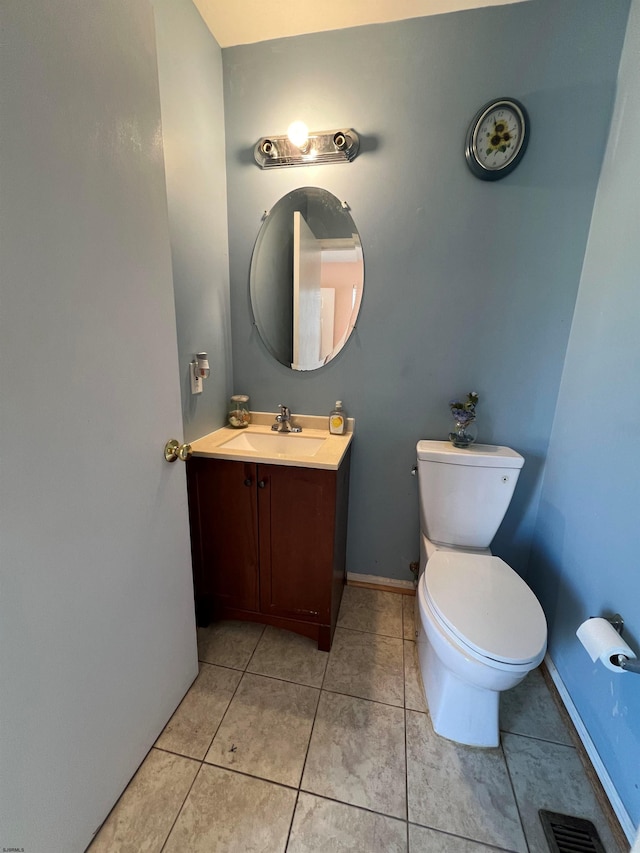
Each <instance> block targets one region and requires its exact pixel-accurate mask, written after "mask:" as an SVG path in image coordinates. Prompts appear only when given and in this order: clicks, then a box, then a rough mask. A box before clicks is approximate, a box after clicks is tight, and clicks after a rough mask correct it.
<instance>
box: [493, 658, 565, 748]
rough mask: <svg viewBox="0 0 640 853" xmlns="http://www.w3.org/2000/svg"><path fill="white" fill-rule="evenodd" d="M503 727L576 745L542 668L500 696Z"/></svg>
mask: <svg viewBox="0 0 640 853" xmlns="http://www.w3.org/2000/svg"><path fill="white" fill-rule="evenodd" d="M500 728H501V729H502V731H504V732H511V733H512V734H519V735H529V736H530V737H537V738H541V739H542V740H550V741H554V742H555V743H564V744H566V745H567V746H573V741H572V739H571V735H570V734H569V730H568V728H567V726H566V724H565V722H564V720H563V719H562V717H561V716H560V712H559V711H558V708H557V706H556V703H555V702H554V700H553V697H552V696H551V693H550V692H549V688H548V687H547V684H546V682H545V680H544V677H543V675H542V673H541V672H540V670H539V669H534V670H533V671H532V672H530V673H529V675H527V677H526V678H525V680H524V681H521V682H520V684H518V686H517V687H514V688H513V690H505V691H504V693H502V694H501V696H500Z"/></svg>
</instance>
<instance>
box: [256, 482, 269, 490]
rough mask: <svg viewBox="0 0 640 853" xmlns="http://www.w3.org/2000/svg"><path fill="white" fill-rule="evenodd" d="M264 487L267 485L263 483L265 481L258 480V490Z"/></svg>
mask: <svg viewBox="0 0 640 853" xmlns="http://www.w3.org/2000/svg"><path fill="white" fill-rule="evenodd" d="M266 485H267V484H266V483H265V481H264V480H260V481H259V482H258V488H260V489H264V487H265V486H266Z"/></svg>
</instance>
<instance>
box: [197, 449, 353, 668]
mask: <svg viewBox="0 0 640 853" xmlns="http://www.w3.org/2000/svg"><path fill="white" fill-rule="evenodd" d="M349 461H350V449H349V450H347V453H346V455H345V458H344V459H343V460H342V463H341V465H340V467H339V468H338V470H337V471H332V470H325V469H317V468H296V467H289V466H284V465H267V464H262V463H255V462H236V461H227V460H221V459H211V458H204V457H194V458H192V459H190V460H189V461H188V463H187V483H188V492H189V516H190V521H191V544H192V556H193V574H194V586H195V598H196V616H197V621H198V624H199V625H207V624H208V623H209V622H210V621H211V620H212V619H222V618H227V619H245V620H250V621H257V622H264V623H267V624H269V625H275V626H277V627H280V628H285V629H287V630H290V631H297V632H298V633H300V634H304V635H305V636H308V637H312V638H313V639H315V640H316V641H317V643H318V648H320V649H323V650H325V651H328V650H329V648H330V646H331V640H332V638H333V632H334V630H335V624H336V620H337V617H338V610H339V608H340V600H341V598H342V589H343V586H344V583H345V552H346V536H347V504H348V494H349Z"/></svg>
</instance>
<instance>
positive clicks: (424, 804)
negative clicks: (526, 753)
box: [407, 711, 527, 853]
mask: <svg viewBox="0 0 640 853" xmlns="http://www.w3.org/2000/svg"><path fill="white" fill-rule="evenodd" d="M407 788H408V791H409V820H410V821H411V822H412V823H419V824H421V825H422V826H427V827H430V828H432V829H440V830H443V831H444V832H450V833H453V834H454V835H460V836H462V837H464V838H472V839H474V840H476V841H481V842H483V843H485V844H494V845H496V846H498V847H502V848H506V849H508V850H516V851H518V853H525V851H526V849H527V847H526V843H525V840H524V835H523V832H522V827H521V824H520V819H519V816H518V810H517V807H516V802H515V799H514V796H513V791H512V789H511V784H510V781H509V774H508V773H507V767H506V764H505V760H504V756H503V754H502V750H500V749H475V748H473V747H469V746H462V745H461V744H457V743H453V742H452V741H449V740H445V738H442V737H439V736H438V735H436V734H435V732H434V731H433V727H432V725H431V721H430V719H429V717H428V715H427V714H420V713H418V712H416V711H407Z"/></svg>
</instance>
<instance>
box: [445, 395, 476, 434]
mask: <svg viewBox="0 0 640 853" xmlns="http://www.w3.org/2000/svg"><path fill="white" fill-rule="evenodd" d="M477 405H478V395H477V394H476V392H475V391H469V393H468V394H467V399H466V400H465V401H464V402H460V400H451V401H450V403H449V408H450V409H451V414H452V415H453V419H454V420H455V421H456V422H457V423H459V424H461V425H463V426H466V425H467V424H470V423H471V422H472V421H475V419H476V406H477Z"/></svg>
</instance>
